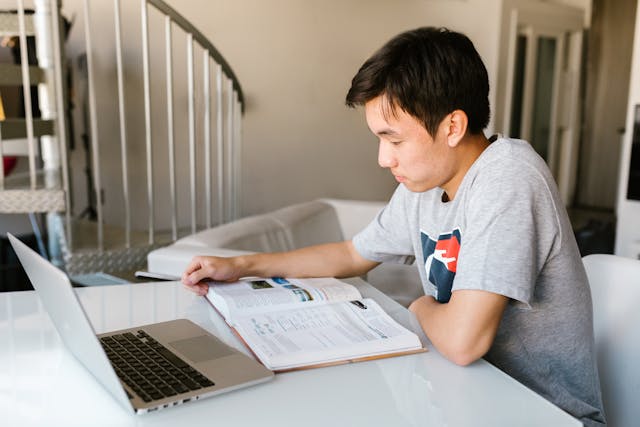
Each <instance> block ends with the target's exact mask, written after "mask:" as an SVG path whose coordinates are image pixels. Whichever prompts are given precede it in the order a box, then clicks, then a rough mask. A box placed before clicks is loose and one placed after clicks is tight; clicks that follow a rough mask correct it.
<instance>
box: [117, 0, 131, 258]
mask: <svg viewBox="0 0 640 427" xmlns="http://www.w3.org/2000/svg"><path fill="white" fill-rule="evenodd" d="M113 3H114V14H115V30H116V64H117V74H118V112H119V114H120V151H121V160H122V194H123V196H124V217H125V245H126V247H127V248H130V247H131V205H130V200H129V164H128V158H127V132H126V128H127V124H126V116H125V110H124V109H125V106H124V78H123V76H122V37H121V36H122V34H121V28H120V0H114V1H113Z"/></svg>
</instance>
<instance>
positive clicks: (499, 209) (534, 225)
mask: <svg viewBox="0 0 640 427" xmlns="http://www.w3.org/2000/svg"><path fill="white" fill-rule="evenodd" d="M487 166H491V165H487ZM548 179H549V178H545V176H543V175H542V174H541V173H540V172H539V171H538V170H536V169H535V168H534V167H532V166H531V165H529V164H527V163H525V162H517V161H515V162H513V163H511V164H510V165H508V166H506V167H505V166H504V164H503V163H502V164H501V167H499V168H495V167H493V168H492V167H487V168H486V169H485V170H483V171H481V172H480V173H478V175H477V176H476V177H475V179H474V181H473V183H472V184H471V185H470V188H469V192H468V195H467V198H466V200H465V216H466V218H465V224H466V225H465V230H463V231H462V232H463V238H462V244H461V247H460V254H459V260H458V271H457V274H456V277H455V280H454V283H453V287H452V291H456V290H461V289H480V290H486V291H489V292H493V293H497V294H501V295H504V296H506V297H508V298H512V299H514V300H517V301H520V302H522V303H524V304H525V305H526V306H527V307H530V303H531V300H532V297H533V293H534V289H535V285H536V280H537V278H538V276H539V274H540V272H541V271H542V268H543V266H544V264H545V262H546V260H547V259H548V257H549V256H550V253H551V251H552V249H553V247H554V245H556V244H558V242H559V241H560V240H561V236H560V235H559V230H560V227H559V221H558V214H557V210H556V205H555V202H554V197H553V193H552V190H551V188H550V187H549V185H550V184H549V181H548ZM551 185H554V184H552V183H551Z"/></svg>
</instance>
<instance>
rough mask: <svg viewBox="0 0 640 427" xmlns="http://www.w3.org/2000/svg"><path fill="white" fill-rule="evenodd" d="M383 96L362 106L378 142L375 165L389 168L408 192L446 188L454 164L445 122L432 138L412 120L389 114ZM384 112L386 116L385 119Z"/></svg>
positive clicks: (398, 111) (400, 113)
mask: <svg viewBox="0 0 640 427" xmlns="http://www.w3.org/2000/svg"><path fill="white" fill-rule="evenodd" d="M386 102H387V101H386V100H385V99H384V97H383V96H379V97H377V98H374V99H372V100H371V101H369V102H367V103H366V104H365V114H366V118H367V124H368V125H369V129H371V132H373V133H374V134H375V135H376V136H377V137H378V138H379V141H380V144H379V147H378V164H379V165H380V166H381V167H383V168H388V169H389V170H390V171H391V173H392V174H393V176H394V177H395V178H396V180H397V181H398V182H401V183H403V184H404V185H405V186H406V187H407V188H408V189H409V190H410V191H413V192H423V191H427V190H431V189H433V188H435V187H441V188H445V190H446V184H447V183H448V182H449V181H450V180H451V179H452V178H453V176H454V175H455V170H454V166H455V161H454V158H453V154H452V150H451V149H450V147H449V146H448V145H447V136H446V135H447V125H446V122H447V118H445V119H444V120H443V121H442V123H440V126H439V127H438V131H437V133H436V135H435V138H432V137H431V136H430V135H429V133H427V130H426V129H425V127H424V126H423V125H422V123H421V122H419V121H418V120H417V119H416V118H415V117H413V116H411V115H410V114H408V113H406V112H405V111H403V110H402V109H400V108H396V111H395V114H392V113H391V111H390V110H389V108H388V106H387V105H385V103H386ZM383 107H384V108H387V110H386V111H387V112H388V114H386V116H387V117H385V114H384V111H385V110H384V109H383Z"/></svg>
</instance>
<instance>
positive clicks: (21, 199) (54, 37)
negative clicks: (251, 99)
mask: <svg viewBox="0 0 640 427" xmlns="http://www.w3.org/2000/svg"><path fill="white" fill-rule="evenodd" d="M105 4H107V2H106V1H102V2H95V1H93V2H92V1H88V0H85V1H84V2H83V3H82V6H83V10H82V15H81V16H82V18H80V17H79V16H78V17H77V18H79V19H76V21H79V20H80V21H83V24H84V25H83V27H82V28H74V31H76V30H77V31H80V32H83V37H84V46H85V49H84V50H85V52H84V55H83V56H82V58H81V63H82V64H83V71H84V72H85V73H86V74H84V83H85V86H86V91H85V93H86V96H85V97H84V98H83V102H82V106H83V107H84V110H83V111H84V112H85V114H84V116H86V123H83V125H84V127H85V134H86V146H87V147H86V148H87V152H86V153H87V156H88V158H90V161H89V162H88V164H87V165H82V164H79V163H78V161H77V159H76V161H75V162H73V163H70V161H69V159H70V152H69V147H71V146H73V145H75V146H76V149H77V147H78V146H80V145H81V144H79V143H78V142H77V141H72V140H71V139H70V137H69V133H70V132H69V129H70V127H71V126H74V125H75V127H76V128H77V127H78V123H67V121H66V120H65V119H66V118H67V116H68V114H67V113H68V111H67V109H68V106H69V99H68V90H67V87H66V82H67V81H68V80H67V75H66V73H67V72H68V69H67V66H66V64H68V63H70V62H71V63H78V58H71V57H68V56H67V55H65V49H64V47H65V46H64V42H63V39H64V37H63V31H62V29H63V25H62V24H63V22H62V20H61V16H60V2H59V0H35V1H34V3H33V6H34V13H33V14H28V13H25V6H24V4H23V0H17V1H16V8H15V11H8V10H7V11H0V37H2V36H14V37H16V38H17V40H19V41H20V43H21V44H20V46H21V47H22V46H23V43H24V46H25V48H24V49H21V51H22V52H23V53H24V54H23V55H22V58H21V61H20V62H21V63H20V64H19V65H15V64H0V86H20V87H22V88H23V93H24V99H25V117H24V118H20V119H16V118H11V119H9V118H3V117H0V157H1V156H4V155H8V154H11V155H16V154H18V155H21V156H25V157H26V158H27V159H28V161H29V171H28V173H27V174H24V173H23V174H18V175H15V176H14V175H10V176H9V177H8V178H7V179H4V171H3V169H2V165H1V164H0V213H22V214H33V213H43V214H46V217H47V232H48V237H49V239H48V240H49V253H50V256H51V258H52V260H53V261H54V262H56V263H57V264H59V265H61V266H62V267H64V269H66V271H67V273H68V274H69V275H71V276H74V275H81V274H87V273H95V272H102V271H109V272H113V271H128V270H135V269H139V268H141V267H143V266H144V264H145V262H146V254H147V253H148V252H149V251H150V250H153V249H155V248H158V247H160V246H163V245H166V244H169V243H171V242H173V241H174V240H176V239H177V238H179V237H180V236H181V235H183V234H190V233H193V232H196V231H198V230H199V229H202V228H209V227H212V226H213V225H217V224H220V223H223V222H227V221H230V220H233V219H235V218H237V216H238V199H239V190H240V186H239V176H240V172H239V171H240V149H241V146H240V143H241V121H242V112H243V105H244V97H243V93H242V89H241V87H240V84H239V82H238V79H237V78H236V76H235V74H234V73H233V70H232V69H231V67H230V66H229V64H228V63H227V62H226V61H225V59H224V58H223V57H222V55H221V54H220V53H219V52H218V50H217V49H216V48H215V47H214V46H213V45H212V43H211V42H210V41H209V40H208V39H207V38H206V37H204V35H203V34H202V33H200V32H199V31H198V30H197V29H196V28H194V27H193V25H191V24H190V23H189V22H188V21H187V20H186V19H185V18H183V17H182V16H181V15H179V14H178V13H177V12H176V11H175V10H173V9H172V8H171V7H170V6H169V5H167V4H166V3H164V2H163V1H160V0H140V1H139V2H138V6H139V7H138V9H137V13H139V21H138V24H137V25H138V27H137V28H135V29H132V28H130V26H127V25H128V23H129V22H130V19H129V20H126V19H123V12H122V10H121V9H122V7H123V6H126V7H128V8H131V5H132V2H130V1H127V2H121V0H113V2H112V3H111V7H110V13H111V14H112V15H111V17H110V18H111V19H113V22H114V25H113V28H112V29H111V32H110V33H109V34H105V33H104V32H101V33H100V34H93V31H94V28H95V24H96V22H98V21H99V20H101V19H104V17H103V16H102V15H100V16H96V15H95V14H92V8H93V7H96V8H98V7H99V8H100V10H101V12H100V13H101V14H102V13H104V7H105ZM127 13H128V12H127ZM127 17H129V15H127ZM76 25H77V27H80V25H79V24H77V23H76ZM158 28H161V31H162V37H158V34H157V29H158ZM153 31H155V33H153V35H154V36H153V37H151V36H150V34H151V33H152V32H153ZM133 33H137V34H140V40H139V44H140V46H141V49H140V50H139V52H137V53H136V57H137V61H138V63H139V65H140V67H139V68H140V69H141V72H140V73H139V74H136V73H133V72H132V71H131V64H130V63H129V62H127V60H129V61H130V58H131V49H132V47H131V45H133V43H129V44H127V46H126V47H125V46H124V45H123V40H124V37H125V36H128V35H130V34H133ZM30 35H34V36H35V40H36V45H37V46H38V49H37V51H38V65H37V66H33V65H29V64H28V60H27V57H26V53H27V49H26V44H27V43H26V38H27V36H30ZM97 38H99V39H100V40H104V39H105V38H109V39H110V40H113V45H115V57H114V58H113V62H112V64H115V67H113V70H112V69H111V67H109V69H107V70H105V69H100V68H98V67H100V66H102V67H104V66H105V64H104V61H102V62H99V61H96V60H95V57H96V54H97V53H98V51H97V49H98V48H97V47H96V46H97V45H98V44H97V43H94V40H96V39H97ZM176 46H181V48H176ZM152 55H153V56H154V58H156V61H155V63H157V57H158V56H162V57H163V62H164V66H163V67H162V68H163V69H161V70H159V69H158V68H157V66H156V67H152V64H154V62H152V60H151V56H152ZM178 55H183V56H186V64H184V65H186V68H187V70H186V76H185V77H184V78H185V79H186V81H184V80H180V79H182V78H183V76H180V73H179V72H177V71H182V70H181V69H178V65H177V63H178V61H177V60H176V58H175V56H178ZM127 58H128V59H127ZM74 61H75V62H74ZM109 65H111V64H109ZM181 66H182V64H181V65H180V67H181ZM196 67H198V68H197V69H196ZM105 73H111V77H110V78H109V79H105V78H104V76H105ZM154 73H155V74H157V75H162V78H163V79H164V82H163V85H162V86H163V88H164V90H163V92H164V93H163V98H164V99H165V100H166V102H165V104H166V105H160V106H159V105H158V104H157V101H156V100H155V99H156V98H157V93H155V92H152V84H151V80H152V78H153V79H156V86H157V77H156V76H154ZM96 76H101V77H100V80H99V81H96V79H97V78H98V77H96ZM74 77H76V79H75V81H76V82H77V81H78V79H77V76H74ZM105 80H113V82H114V85H113V87H112V88H111V89H109V91H110V92H111V93H112V96H111V97H109V100H108V102H107V100H105V97H104V96H101V97H98V95H97V93H98V92H97V91H96V89H97V86H98V85H100V88H101V90H102V91H103V92H104V83H105ZM137 82H139V85H141V88H142V90H141V92H142V97H141V101H142V102H140V104H141V105H142V107H141V110H140V111H133V109H134V108H135V106H132V105H130V104H128V103H127V96H128V95H129V94H128V93H127V90H128V89H130V88H131V87H132V85H136V84H138V83H137ZM35 85H37V87H38V94H39V97H38V100H39V106H40V112H41V117H40V118H34V117H33V116H32V107H31V105H30V101H31V96H30V91H29V87H30V86H35ZM135 87H136V90H137V88H138V86H135ZM25 88H26V89H25ZM74 89H77V88H74ZM181 91H182V92H181ZM185 97H186V99H187V108H177V105H176V103H175V101H174V99H177V98H180V99H183V98H185ZM129 98H130V95H129ZM76 102H78V101H77V100H76ZM77 107H78V106H77V105H76V108H77ZM158 109H161V110H164V111H165V112H164V114H163V115H162V116H163V117H162V118H161V119H159V118H158V114H157V112H158ZM111 110H114V111H116V110H117V127H113V128H111V127H112V126H111V125H109V126H108V127H109V128H110V129H109V130H108V131H107V133H106V134H105V131H104V127H105V124H104V123H102V122H101V120H102V118H103V117H108V115H109V111H111ZM153 112H155V115H154V114H153ZM138 116H139V117H142V120H140V121H139V122H140V124H142V123H143V127H144V131H143V134H144V135H143V137H142V138H131V136H130V135H131V134H132V131H131V128H132V127H135V126H138V127H142V126H139V123H138V122H132V119H131V118H132V117H138ZM75 117H78V115H77V114H76V115H75ZM181 123H186V128H184V129H183V128H181V127H180V124H181ZM101 126H102V127H101ZM159 130H162V132H160V131H159ZM16 146H18V147H19V149H18V150H15V149H12V150H11V151H8V150H9V147H16ZM115 151H118V152H119V155H118V157H119V159H118V162H117V163H118V165H119V171H118V172H117V176H115V175H114V172H113V169H114V168H113V161H111V164H109V165H106V166H108V167H106V166H105V162H106V161H107V160H108V159H109V158H111V159H113V156H112V154H113V153H114V152H115ZM135 153H143V154H142V155H141V156H140V155H138V156H137V157H136V156H134V154H135ZM176 153H178V155H176ZM182 153H188V155H187V156H183V155H181V154H182ZM76 157H77V156H76ZM183 157H186V158H183ZM140 158H143V159H144V160H143V161H141V160H140ZM83 166H84V167H87V170H88V172H87V181H88V182H91V183H92V186H91V189H90V193H91V194H90V196H89V197H88V199H89V200H90V201H91V202H92V203H91V213H92V215H89V219H81V218H80V215H79V213H78V212H73V208H74V200H73V197H72V194H73V192H72V191H71V190H72V189H70V176H71V177H72V176H74V174H76V175H78V174H79V173H80V168H82V167H83ZM184 170H188V183H186V184H185V185H181V184H180V183H179V182H178V181H179V178H180V174H179V173H178V171H184ZM141 177H144V178H141ZM114 181H118V182H119V183H120V185H118V186H114V185H111V184H110V186H109V187H108V188H105V186H104V184H103V183H105V182H109V183H112V182H114ZM116 187H117V188H116ZM105 190H106V194H108V195H109V199H108V201H106V200H105V199H104V197H103V193H104V192H105ZM142 195H143V196H142ZM185 200H186V201H187V202H186V203H185ZM109 203H111V205H110V204H109ZM116 205H117V206H116ZM105 208H109V212H111V215H110V216H109V217H108V218H109V219H108V221H107V220H106V219H105V218H106V217H107V215H105ZM114 210H115V211H117V212H118V214H117V215H115V216H114V215H113V212H114ZM160 214H161V216H162V217H163V218H165V219H166V218H169V220H168V221H167V220H164V221H161V220H158V217H159V216H160ZM179 214H180V215H179ZM141 217H144V218H143V219H142V221H141ZM141 222H142V223H143V225H142V226H141V225H140V224H141ZM134 223H135V224H136V226H135V227H134V225H133V224H134Z"/></svg>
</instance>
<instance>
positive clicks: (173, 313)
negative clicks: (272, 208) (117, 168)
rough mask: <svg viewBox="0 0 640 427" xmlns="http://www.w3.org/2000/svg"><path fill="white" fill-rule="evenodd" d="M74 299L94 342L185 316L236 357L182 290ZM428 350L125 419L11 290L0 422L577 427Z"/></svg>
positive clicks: (36, 305) (2, 334) (294, 376)
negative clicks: (86, 319)
mask: <svg viewBox="0 0 640 427" xmlns="http://www.w3.org/2000/svg"><path fill="white" fill-rule="evenodd" d="M352 283H354V284H356V285H357V286H358V287H359V288H360V290H361V292H362V293H363V295H364V296H368V297H373V298H374V299H376V300H377V301H378V302H379V303H380V304H381V305H382V306H383V308H385V309H386V310H387V312H389V314H391V315H392V316H393V317H394V318H396V319H397V320H398V321H400V322H401V323H403V324H405V325H406V326H409V327H411V328H412V329H414V330H419V328H418V327H417V322H416V320H415V318H414V317H413V316H412V315H411V314H410V313H409V312H408V311H407V310H406V309H404V308H403V307H402V306H400V305H398V304H396V303H395V302H394V301H392V300H391V299H389V298H387V297H385V296H384V295H383V294H381V293H380V292H379V291H377V290H376V289H374V288H372V287H371V286H370V285H368V284H366V283H364V282H362V281H360V280H355V281H353V282H352ZM77 293H78V295H79V297H80V299H81V301H82V304H83V306H84V308H85V310H86V311H87V314H88V316H89V318H90V319H91V322H92V323H93V326H94V328H95V330H96V332H97V333H101V332H107V331H111V330H116V329H122V328H128V327H132V326H138V325H143V324H146V323H153V322H158V321H164V320H171V319H176V318H188V319H190V320H192V321H194V322H195V323H197V324H199V325H200V326H202V327H204V328H205V329H207V330H209V331H210V332H212V333H213V334H215V335H217V336H218V337H220V338H221V339H222V340H224V341H225V342H227V343H229V344H231V345H233V346H235V347H238V348H241V349H242V346H241V344H240V343H239V342H238V340H237V339H236V338H235V337H234V336H233V335H232V333H231V332H230V331H229V329H228V328H227V326H226V325H225V323H224V322H223V321H222V320H221V319H220V317H219V316H218V315H217V313H215V311H214V310H213V309H212V308H211V307H210V306H209V304H208V303H207V301H206V300H205V299H204V298H203V297H197V296H195V295H194V294H192V293H190V292H188V291H186V290H184V289H183V288H182V286H181V285H180V284H179V283H173V282H171V283H169V282H164V283H162V282H161V283H145V284H134V285H117V286H101V287H92V288H79V289H77ZM420 335H421V338H422V339H423V340H425V342H426V338H424V335H422V334H421V333H420ZM428 348H429V352H427V353H422V354H416V355H411V356H403V357H396V358H390V359H383V360H376V361H369V362H361V363H355V364H350V365H342V366H335V367H329V368H321V369H312V370H306V371H298V372H290V373H285V374H278V375H276V378H275V379H274V380H273V381H270V382H267V383H264V384H260V385H257V386H253V387H250V388H246V389H243V390H238V391H234V392H231V393H227V394H223V395H219V396H215V397H213V398H210V399H205V400H201V401H198V402H193V403H189V404H186V405H183V406H178V407H173V408H169V409H166V410H163V411H159V412H154V413H151V414H146V415H133V414H132V413H129V412H127V411H126V410H125V409H124V408H123V407H122V406H120V405H119V404H118V403H117V402H116V401H115V400H114V399H112V398H111V396H110V395H109V394H108V393H107V392H106V391H105V390H104V389H102V387H101V386H100V385H99V383H98V382H97V381H95V380H94V379H93V377H92V376H91V374H90V373H88V372H87V371H86V370H85V369H84V368H83V367H82V366H81V365H80V364H79V363H78V362H77V361H76V360H75V359H74V358H73V356H72V355H71V354H70V353H69V352H67V351H66V350H65V349H64V348H63V347H62V344H61V342H60V339H59V337H58V334H57V332H56V331H55V329H54V328H53V326H52V324H51V321H50V320H49V317H48V315H47V314H46V313H45V312H44V310H43V308H42V304H41V303H40V300H39V299H38V297H37V295H36V293H35V292H10V293H4V294H0V414H2V415H1V416H0V418H1V419H2V422H1V423H2V425H3V426H14V425H15V426H18V425H20V426H22V425H25V426H75V425H79V426H88V425H91V426H134V425H135V426H143V425H167V426H178V425H179V426H200V425H202V426H207V427H211V426H214V425H222V426H252V427H253V426H293V425H304V426H398V427H402V426H451V427H455V426H491V427H495V426H515V425H517V426H579V425H580V423H579V422H578V421H577V420H575V419H574V418H572V417H571V416H569V415H568V414H566V413H565V412H563V411H561V410H560V409H558V408H557V407H555V406H554V405H552V404H551V403H549V402H548V401H546V400H545V399H543V398H542V397H540V396H538V395H537V394H535V393H533V392H532V391H530V390H529V389H527V388H526V387H524V386H523V385H521V384H520V383H518V382H517V381H515V380H513V379H512V378H510V377H509V376H507V375H505V374H504V373H502V372H501V371H500V370H498V369H496V368H495V367H493V366H492V365H490V364H489V363H487V362H485V361H482V360H481V361H478V362H476V363H474V364H472V365H471V366H468V367H459V366H456V365H454V364H453V363H450V362H449V361H447V360H446V359H444V358H443V357H442V356H441V355H440V354H438V352H437V351H436V350H435V349H433V347H432V346H431V345H428ZM243 351H245V352H246V350H244V349H243Z"/></svg>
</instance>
